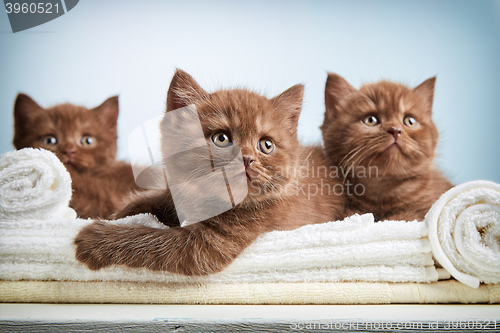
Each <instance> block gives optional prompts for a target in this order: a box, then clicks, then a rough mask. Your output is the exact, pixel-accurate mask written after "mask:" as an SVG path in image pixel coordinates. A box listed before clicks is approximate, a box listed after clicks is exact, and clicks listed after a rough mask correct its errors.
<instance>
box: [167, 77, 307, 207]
mask: <svg viewBox="0 0 500 333" xmlns="http://www.w3.org/2000/svg"><path fill="white" fill-rule="evenodd" d="M303 91H304V88H303V86H302V85H296V86H293V87H291V88H289V89H288V90H286V91H285V92H283V93H281V94H280V95H278V96H276V97H274V98H271V99H268V98H266V97H264V96H262V95H259V94H256V93H254V92H250V91H248V90H245V89H230V90H219V91H216V92H213V93H208V92H206V91H205V90H203V89H202V88H201V87H200V85H199V84H198V83H197V82H196V81H195V80H194V79H193V78H192V77H191V76H190V75H189V74H187V73H186V72H183V71H181V70H177V72H176V73H175V75H174V77H173V79H172V82H171V84H170V88H169V90H168V94H167V114H166V116H165V119H166V118H167V115H169V113H170V112H172V111H173V110H176V109H179V108H185V107H190V106H191V107H192V106H194V107H195V108H196V111H197V114H198V117H199V121H198V120H197V118H196V116H194V118H193V119H190V120H189V123H188V124H187V125H186V124H184V125H182V126H177V125H175V124H174V123H170V126H169V129H168V130H166V129H165V127H162V138H163V139H162V140H163V144H162V154H163V157H164V161H165V160H166V159H168V158H166V157H167V156H172V154H173V152H174V151H179V152H186V151H188V150H189V151H191V152H192V154H193V155H192V158H188V159H186V160H185V162H178V163H174V164H176V165H174V166H172V165H170V167H171V168H172V167H173V168H176V169H177V170H178V172H175V174H176V175H177V176H176V177H175V178H176V179H177V181H178V180H179V179H182V178H183V176H182V174H183V173H184V175H185V176H184V177H188V178H189V177H190V178H196V177H198V178H203V179H204V180H206V183H205V184H203V181H202V182H201V184H202V185H201V186H200V187H199V189H202V190H204V191H215V186H213V185H214V182H220V181H224V180H223V179H221V180H214V177H216V176H215V173H214V172H211V171H213V170H217V169H219V170H224V172H225V174H226V176H227V177H228V178H231V177H235V178H238V177H239V178H238V179H239V180H240V181H241V180H242V179H243V184H244V185H245V186H246V189H248V195H247V196H246V198H245V199H244V201H243V202H258V201H262V200H266V199H270V198H272V197H273V196H275V195H276V193H277V188H283V187H284V186H286V185H287V184H288V183H289V182H290V181H291V179H290V175H289V173H288V172H283V171H284V170H288V169H290V168H295V167H296V166H297V164H298V159H297V156H296V155H297V154H296V150H297V148H298V146H299V142H298V139H297V123H298V118H299V114H300V110H301V105H302V96H303ZM172 114H174V113H172ZM170 119H172V118H170ZM200 125H201V128H200ZM197 131H198V132H197ZM191 133H201V135H199V136H198V138H196V137H195V135H191ZM167 138H168V142H169V144H168V145H167V144H165V142H166V141H167ZM176 140H178V141H176ZM196 140H198V141H196ZM174 141H175V147H173V145H172V144H171V143H172V142H174ZM189 147H201V148H200V149H201V150H205V152H206V149H207V147H208V150H209V153H201V152H200V154H198V155H197V154H196V151H195V150H196V149H192V148H189ZM235 159H239V163H231V161H234V160H235ZM168 167H169V166H168V165H167V168H168ZM207 174H210V175H212V176H213V177H212V176H210V177H207ZM170 181H171V179H169V184H170ZM230 183H231V179H229V184H230ZM228 186H229V185H228ZM223 189H224V192H225V193H226V195H227V190H226V187H225V186H224V187H223ZM231 190H234V189H232V188H231ZM233 195H234V194H233ZM216 196H217V194H216Z"/></svg>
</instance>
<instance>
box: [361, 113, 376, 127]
mask: <svg viewBox="0 0 500 333" xmlns="http://www.w3.org/2000/svg"><path fill="white" fill-rule="evenodd" d="M363 123H365V125H366V126H377V125H378V124H380V120H378V118H377V117H375V116H373V115H372V116H366V117H365V118H364V119H363Z"/></svg>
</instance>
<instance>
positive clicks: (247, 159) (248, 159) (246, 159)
mask: <svg viewBox="0 0 500 333" xmlns="http://www.w3.org/2000/svg"><path fill="white" fill-rule="evenodd" d="M253 162H255V160H254V159H253V157H252V156H250V155H243V164H245V169H248V167H249V166H250V164H252V163H253Z"/></svg>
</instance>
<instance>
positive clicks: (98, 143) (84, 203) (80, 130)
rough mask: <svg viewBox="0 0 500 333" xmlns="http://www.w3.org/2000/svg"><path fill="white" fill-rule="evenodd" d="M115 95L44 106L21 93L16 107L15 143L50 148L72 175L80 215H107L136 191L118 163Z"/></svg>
mask: <svg viewBox="0 0 500 333" xmlns="http://www.w3.org/2000/svg"><path fill="white" fill-rule="evenodd" d="M117 118H118V97H117V96H114V97H111V98H109V99H107V100H106V101H105V102H104V103H102V104H101V105H100V106H98V107H96V108H93V109H87V108H84V107H82V106H76V105H73V104H69V103H66V104H60V105H56V106H53V107H50V108H47V109H44V108H42V107H41V106H39V105H38V104H37V103H36V102H35V101H34V100H33V99H31V98H30V97H29V96H28V95H25V94H19V95H18V96H17V98H16V102H15V106H14V146H15V147H16V149H21V148H25V147H33V148H44V149H47V150H50V151H52V152H53V153H55V154H56V155H57V157H58V158H59V159H60V160H61V162H63V164H64V165H65V166H66V169H67V170H68V171H69V173H70V175H71V178H72V187H73V196H72V198H71V202H70V206H71V207H72V208H73V209H75V211H76V212H77V214H78V216H79V217H82V218H89V217H92V218H109V217H110V216H111V215H112V214H113V213H114V212H115V211H116V209H117V207H118V206H120V205H121V201H122V200H123V198H124V197H126V196H127V195H128V193H129V192H130V191H131V190H139V187H138V186H137V185H136V184H135V180H134V177H133V174H132V168H131V166H130V165H129V164H127V163H125V162H122V161H117V160H116V159H115V157H116V150H117V145H116V139H117V129H116V125H117Z"/></svg>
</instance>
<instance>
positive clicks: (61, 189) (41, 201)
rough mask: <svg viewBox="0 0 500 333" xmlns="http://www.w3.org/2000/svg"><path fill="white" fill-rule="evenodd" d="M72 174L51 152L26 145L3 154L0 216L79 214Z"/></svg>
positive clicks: (67, 215)
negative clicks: (71, 204)
mask: <svg viewBox="0 0 500 333" xmlns="http://www.w3.org/2000/svg"><path fill="white" fill-rule="evenodd" d="M70 199H71V177H70V175H69V173H68V171H67V170H66V168H65V167H64V165H63V164H62V163H61V161H59V159H58V158H57V157H56V155H54V154H53V153H52V152H50V151H48V150H44V149H33V148H24V149H21V150H17V151H12V152H7V153H5V154H3V155H2V156H1V157H0V220H23V219H40V220H46V219H50V218H52V217H57V216H66V217H73V218H74V217H76V214H75V212H74V211H73V210H72V209H70V208H69V207H68V204H69V201H70Z"/></svg>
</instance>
